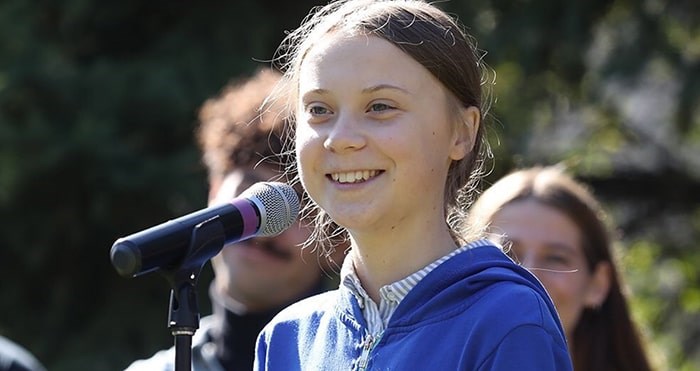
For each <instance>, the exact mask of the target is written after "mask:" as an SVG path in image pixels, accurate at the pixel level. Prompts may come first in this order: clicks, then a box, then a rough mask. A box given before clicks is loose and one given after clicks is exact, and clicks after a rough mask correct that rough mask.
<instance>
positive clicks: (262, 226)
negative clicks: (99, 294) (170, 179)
mask: <svg viewBox="0 0 700 371" xmlns="http://www.w3.org/2000/svg"><path fill="white" fill-rule="evenodd" d="M298 215H299V197H298V196H297V193H296V191H295V190H294V188H292V187H291V186H289V185H287V184H284V183H279V182H259V183H255V184H253V185H252V186H251V187H250V188H248V189H247V190H245V191H244V192H243V193H241V195H240V196H238V197H236V198H234V199H233V200H231V201H230V202H229V203H226V204H223V205H216V206H212V207H208V208H206V209H202V210H199V211H195V212H193V213H191V214H188V215H185V216H182V217H179V218H177V219H174V220H169V221H167V222H165V223H162V224H159V225H156V226H153V227H151V228H148V229H145V230H143V231H140V232H137V233H134V234H132V235H129V236H126V237H122V238H119V239H118V240H117V241H115V242H114V244H113V245H112V249H111V251H110V258H111V260H112V265H113V266H114V268H115V269H116V270H117V272H118V273H119V274H120V275H122V276H124V277H136V276H139V275H142V274H145V273H148V272H151V271H155V270H158V269H161V268H166V269H167V268H173V267H177V266H178V264H180V263H181V262H182V260H183V259H184V258H185V257H186V256H187V253H188V250H189V247H190V240H191V237H192V232H193V230H194V229H195V227H197V226H198V225H200V224H202V223H204V222H207V221H209V220H212V219H214V218H218V219H219V220H220V221H221V224H222V226H223V229H224V231H223V232H224V244H230V243H233V242H238V241H243V240H246V239H248V238H251V237H256V236H257V237H271V236H276V235H278V234H280V233H282V232H283V231H284V230H285V229H287V228H289V227H290V226H291V225H292V224H293V223H294V221H296V219H297V216H298ZM222 247H223V246H222ZM219 251H220V249H219V250H217V251H215V252H214V253H213V254H212V255H211V257H213V256H214V255H216V254H217V253H218V252H219ZM211 257H210V258H211Z"/></svg>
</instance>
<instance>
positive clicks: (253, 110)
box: [196, 69, 286, 182]
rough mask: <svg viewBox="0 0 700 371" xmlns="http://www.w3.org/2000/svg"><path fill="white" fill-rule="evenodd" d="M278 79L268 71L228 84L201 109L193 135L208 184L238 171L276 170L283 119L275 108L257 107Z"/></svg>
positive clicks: (283, 125) (276, 75)
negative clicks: (256, 168)
mask: <svg viewBox="0 0 700 371" xmlns="http://www.w3.org/2000/svg"><path fill="white" fill-rule="evenodd" d="M281 76H282V75H281V74H280V73H279V72H276V71H274V70H271V69H261V70H258V71H257V72H256V73H255V74H254V75H253V76H251V77H250V78H246V79H244V80H243V79H241V80H236V81H234V82H231V83H229V84H228V85H227V86H226V87H225V88H224V89H223V90H222V92H221V93H220V94H219V95H218V96H216V97H214V98H210V99H208V100H207V101H206V102H205V103H204V104H203V105H202V107H201V108H200V111H199V126H198V127H197V131H196V134H197V141H198V144H199V147H200V150H201V152H202V161H203V162H204V164H205V165H206V167H207V171H208V173H209V180H210V182H212V181H214V182H218V181H221V180H222V179H223V178H224V177H226V175H228V174H229V173H230V172H231V171H233V170H235V169H237V168H240V167H246V168H252V167H254V166H258V165H263V166H268V167H271V168H277V167H279V165H280V159H279V158H278V157H277V156H279V154H280V153H281V150H282V135H283V132H284V127H285V125H286V122H285V117H286V115H284V114H283V113H282V111H283V109H282V107H281V106H279V105H277V106H266V108H265V110H261V105H262V103H263V101H264V100H265V98H266V97H267V96H268V94H270V92H271V91H272V90H273V88H274V86H275V85H276V84H277V83H278V82H279V80H280V78H281Z"/></svg>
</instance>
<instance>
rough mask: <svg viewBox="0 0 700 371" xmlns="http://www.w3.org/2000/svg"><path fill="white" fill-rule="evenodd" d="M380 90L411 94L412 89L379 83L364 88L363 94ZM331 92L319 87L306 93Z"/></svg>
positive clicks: (323, 93) (324, 93) (321, 93)
mask: <svg viewBox="0 0 700 371" xmlns="http://www.w3.org/2000/svg"><path fill="white" fill-rule="evenodd" d="M380 90H397V91H400V92H402V93H404V94H409V95H411V92H410V91H408V90H406V89H404V88H402V87H399V86H396V85H391V84H379V85H374V86H370V87H367V88H364V89H362V93H363V94H370V93H374V92H377V91H380ZM329 93H330V90H328V89H323V88H318V89H312V90H309V91H307V92H305V93H304V95H307V94H318V95H326V94H329Z"/></svg>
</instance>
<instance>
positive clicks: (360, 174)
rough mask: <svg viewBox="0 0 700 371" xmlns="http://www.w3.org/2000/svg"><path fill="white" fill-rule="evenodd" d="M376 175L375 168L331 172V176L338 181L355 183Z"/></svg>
mask: <svg viewBox="0 0 700 371" xmlns="http://www.w3.org/2000/svg"><path fill="white" fill-rule="evenodd" d="M376 175H377V170H358V171H350V172H347V173H333V174H331V178H332V179H333V180H335V181H336V182H338V183H357V182H362V181H365V180H368V179H370V178H372V177H374V176H376Z"/></svg>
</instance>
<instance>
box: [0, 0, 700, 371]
mask: <svg viewBox="0 0 700 371" xmlns="http://www.w3.org/2000/svg"><path fill="white" fill-rule="evenodd" d="M322 3H323V2H320V1H305V0H298V1H271V0H257V1H233V0H230V1H215V0H199V1H183V0H168V1H162V0H151V1H141V0H122V1H87V0H61V1H58V0H45V1H30V0H3V1H0V298H1V299H0V334H3V335H5V336H7V337H9V338H11V339H13V340H14V341H16V342H18V343H19V344H21V345H23V346H24V347H26V348H27V349H29V350H30V351H31V352H33V353H34V354H35V355H36V356H37V357H38V358H39V359H40V360H41V361H42V362H43V363H44V364H45V365H46V366H47V367H48V368H49V370H56V371H64V370H65V371H67V370H98V371H99V370H121V369H123V368H124V367H125V366H126V365H128V364H129V363H130V362H131V361H133V360H134V359H136V358H142V357H146V356H150V355H151V354H152V353H153V352H154V351H156V350H158V349H162V348H165V347H168V346H170V345H171V344H172V342H173V339H172V336H171V335H170V333H169V331H168V329H167V315H168V296H169V286H168V285H167V282H166V281H165V280H164V279H163V278H162V277H161V276H160V275H158V274H151V275H146V276H141V277H137V278H133V279H126V278H123V277H120V276H118V275H117V273H116V271H115V270H114V268H113V267H112V265H111V263H110V261H109V249H110V247H111V246H112V243H113V242H114V241H115V240H116V239H117V238H118V237H121V236H124V235H127V234H131V233H133V232H136V231H139V230H141V229H144V228H146V227H149V226H152V225H155V224H158V223H160V222H163V221H165V220H168V219H171V218H174V217H177V216H180V215H183V214H186V213H189V212H191V211H194V210H197V209H200V208H203V207H205V205H206V192H207V183H206V174H205V171H204V167H203V166H202V165H201V162H200V159H199V155H198V152H197V149H196V147H195V140H194V136H193V130H194V127H195V124H196V115H197V110H198V108H199V106H200V105H201V104H202V103H203V102H204V100H205V99H207V98H208V97H211V96H214V95H216V94H217V93H218V92H219V91H220V89H221V88H223V86H224V85H225V84H226V83H227V82H229V81H231V80H233V79H236V78H237V77H241V76H244V75H247V74H249V73H251V72H252V71H253V70H254V69H257V68H259V67H264V66H269V63H267V62H265V61H269V60H270V58H271V57H272V55H273V52H274V50H275V48H276V46H277V45H278V43H279V42H280V41H281V39H282V38H283V37H284V34H285V30H290V29H293V28H295V27H296V26H297V25H298V24H299V22H300V21H301V19H302V18H303V17H304V15H305V14H306V13H307V12H308V10H309V9H310V8H311V6H313V5H318V4H322ZM440 6H441V7H442V8H443V9H446V10H448V11H450V12H451V13H453V14H456V15H458V16H459V18H460V19H461V21H462V22H463V23H465V24H466V25H467V27H468V30H469V32H470V33H472V34H473V35H474V36H475V37H476V39H477V40H478V46H479V48H481V49H483V50H485V51H488V53H487V54H486V56H485V62H486V63H487V64H488V65H489V66H490V67H491V68H492V70H493V71H492V72H493V75H495V77H496V85H495V88H494V90H493V97H494V100H495V102H494V104H493V107H492V109H491V111H490V113H491V115H492V121H491V122H490V124H489V125H490V127H489V135H490V140H491V143H492V146H493V150H494V154H495V158H496V160H495V162H494V164H493V171H492V172H491V174H490V175H489V177H488V181H487V182H486V183H485V185H488V183H490V182H492V181H493V180H495V179H497V178H498V177H500V176H501V175H503V174H505V173H506V172H508V171H510V170H511V169H513V168H514V167H519V166H527V165H533V164H553V163H559V162H564V163H565V164H567V165H568V166H569V167H570V169H571V171H572V172H573V173H574V174H575V175H576V176H577V177H578V178H579V179H581V180H584V181H585V182H587V183H588V184H590V185H591V186H592V187H593V190H594V192H595V194H596V195H597V196H598V197H599V198H601V200H602V201H603V203H604V205H605V207H606V210H607V211H608V212H609V214H610V216H611V217H612V220H613V221H614V223H615V224H616V225H617V226H618V228H617V232H618V235H617V237H619V239H620V241H619V243H618V246H617V248H618V249H619V252H620V257H621V261H622V263H623V267H624V269H623V273H624V275H625V278H626V282H627V284H628V286H629V290H630V292H631V293H632V294H633V300H632V308H633V311H634V315H635V316H636V317H637V318H638V319H639V321H640V322H641V323H642V324H643V325H644V331H645V333H646V334H647V336H648V337H649V338H650V339H651V340H652V343H653V348H654V351H655V357H657V358H658V359H660V360H662V361H663V362H664V364H665V365H666V367H667V368H668V369H670V370H698V369H700V248H698V247H699V244H700V243H699V242H698V241H700V2H698V1H696V0H681V1H661V0H616V1H601V0H587V1H583V0H580V1H550V0H493V1H485V0H470V1H466V0H452V1H445V2H440ZM492 77H493V76H492ZM210 277H211V271H210V268H209V267H208V266H207V267H205V271H204V272H203V276H202V278H201V280H200V287H201V293H200V296H199V298H200V304H201V311H202V312H203V313H208V311H209V308H208V297H207V295H206V288H207V284H208V281H209V279H210Z"/></svg>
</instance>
